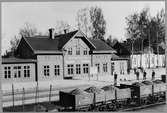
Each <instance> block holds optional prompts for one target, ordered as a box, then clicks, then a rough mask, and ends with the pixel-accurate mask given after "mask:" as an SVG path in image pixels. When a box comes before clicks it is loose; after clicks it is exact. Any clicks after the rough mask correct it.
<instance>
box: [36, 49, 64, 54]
mask: <svg viewBox="0 0 167 113" xmlns="http://www.w3.org/2000/svg"><path fill="white" fill-rule="evenodd" d="M34 53H35V54H45V53H47V54H48V53H55V54H56V53H60V54H61V53H63V52H62V51H50V50H49V51H48V50H36V51H35V52H34Z"/></svg>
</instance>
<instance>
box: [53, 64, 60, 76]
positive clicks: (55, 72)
mask: <svg viewBox="0 0 167 113" xmlns="http://www.w3.org/2000/svg"><path fill="white" fill-rule="evenodd" d="M54 74H55V76H60V65H54Z"/></svg>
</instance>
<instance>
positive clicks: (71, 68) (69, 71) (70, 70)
mask: <svg viewBox="0 0 167 113" xmlns="http://www.w3.org/2000/svg"><path fill="white" fill-rule="evenodd" d="M67 74H68V75H73V74H74V65H73V64H67Z"/></svg>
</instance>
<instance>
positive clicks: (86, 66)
mask: <svg viewBox="0 0 167 113" xmlns="http://www.w3.org/2000/svg"><path fill="white" fill-rule="evenodd" d="M88 72H89V65H88V64H83V73H84V74H86V73H88Z"/></svg>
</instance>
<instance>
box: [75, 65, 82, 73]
mask: <svg viewBox="0 0 167 113" xmlns="http://www.w3.org/2000/svg"><path fill="white" fill-rule="evenodd" d="M76 74H77V75H78V74H81V64H76Z"/></svg>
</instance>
